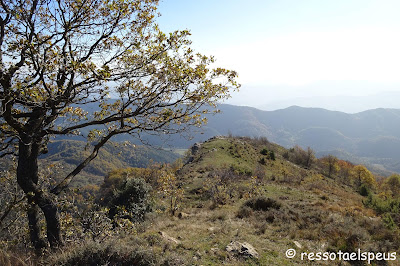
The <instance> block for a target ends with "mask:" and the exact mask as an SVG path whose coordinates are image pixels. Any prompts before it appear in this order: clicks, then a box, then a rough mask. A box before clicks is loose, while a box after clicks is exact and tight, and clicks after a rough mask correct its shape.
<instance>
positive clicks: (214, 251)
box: [210, 248, 219, 254]
mask: <svg viewBox="0 0 400 266" xmlns="http://www.w3.org/2000/svg"><path fill="white" fill-rule="evenodd" d="M218 251H219V248H211V249H210V252H211V254H216V253H217V252H218Z"/></svg>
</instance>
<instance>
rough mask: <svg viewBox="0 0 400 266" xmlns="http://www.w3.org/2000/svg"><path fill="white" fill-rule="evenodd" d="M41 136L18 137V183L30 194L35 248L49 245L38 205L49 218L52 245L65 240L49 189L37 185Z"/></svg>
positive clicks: (47, 218) (29, 201)
mask: <svg viewBox="0 0 400 266" xmlns="http://www.w3.org/2000/svg"><path fill="white" fill-rule="evenodd" d="M40 143H41V140H37V139H36V140H35V139H33V138H31V137H28V136H22V137H21V139H20V141H19V154H18V155H19V156H18V167H17V180H18V184H19V186H20V187H21V188H22V190H23V191H24V193H25V194H26V195H27V198H28V203H29V208H28V223H29V232H30V238H31V241H32V244H33V246H34V247H35V248H36V249H41V248H43V247H45V246H46V242H45V240H44V239H43V237H42V235H41V231H40V227H39V225H38V222H39V208H40V210H41V211H42V212H43V214H44V217H45V219H46V227H47V240H48V242H49V244H50V247H52V248H55V247H58V246H60V245H62V244H63V240H62V237H61V227H60V219H59V215H58V209H57V206H56V204H55V202H54V199H53V198H52V197H51V196H50V194H49V193H46V192H45V191H42V190H41V189H40V188H39V187H38V178H39V176H38V156H39V153H40V147H41V145H40Z"/></svg>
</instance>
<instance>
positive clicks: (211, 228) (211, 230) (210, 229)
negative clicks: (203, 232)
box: [207, 226, 216, 233]
mask: <svg viewBox="0 0 400 266" xmlns="http://www.w3.org/2000/svg"><path fill="white" fill-rule="evenodd" d="M207 230H208V231H209V232H210V233H214V231H215V230H216V228H215V227H213V226H211V227H209V228H207Z"/></svg>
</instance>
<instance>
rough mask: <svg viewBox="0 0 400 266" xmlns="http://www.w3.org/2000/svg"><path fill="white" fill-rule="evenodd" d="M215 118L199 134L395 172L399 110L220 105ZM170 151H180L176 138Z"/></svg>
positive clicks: (399, 157) (399, 165) (399, 153)
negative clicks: (259, 140) (297, 149)
mask: <svg viewBox="0 0 400 266" xmlns="http://www.w3.org/2000/svg"><path fill="white" fill-rule="evenodd" d="M219 109H220V110H221V114H218V115H215V116H212V117H210V118H209V123H208V124H207V126H206V127H205V128H204V132H203V134H200V135H199V134H197V135H196V136H195V138H194V140H193V141H203V140H206V139H208V138H209V137H211V136H213V135H227V134H232V135H237V136H251V137H259V136H265V137H267V138H268V139H269V140H270V141H272V142H275V143H277V144H280V145H282V146H284V147H292V146H294V145H299V146H302V147H304V148H306V147H311V148H312V149H314V150H315V151H316V152H317V155H319V156H322V155H325V154H333V155H336V156H338V157H340V158H342V159H347V160H350V161H352V162H354V163H364V164H368V165H370V166H372V167H374V169H375V170H376V171H377V172H380V173H382V174H388V173H389V172H400V109H382V108H381V109H374V110H368V111H364V112H360V113H356V114H347V113H343V112H337V111H329V110H325V109H321V108H303V107H298V106H292V107H289V108H286V109H281V110H276V111H261V110H258V109H255V108H251V107H243V106H232V105H220V106H219ZM174 143H175V145H178V146H179V145H182V144H184V142H183V141H182V139H179V138H176V139H175V140H174Z"/></svg>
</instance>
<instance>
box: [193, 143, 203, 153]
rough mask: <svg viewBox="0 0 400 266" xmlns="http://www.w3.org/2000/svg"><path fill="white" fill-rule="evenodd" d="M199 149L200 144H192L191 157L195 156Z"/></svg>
mask: <svg viewBox="0 0 400 266" xmlns="http://www.w3.org/2000/svg"><path fill="white" fill-rule="evenodd" d="M200 148H201V143H198V142H196V143H195V144H193V146H192V148H191V151H192V155H195V154H196V153H197V152H198V151H199V150H200Z"/></svg>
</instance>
